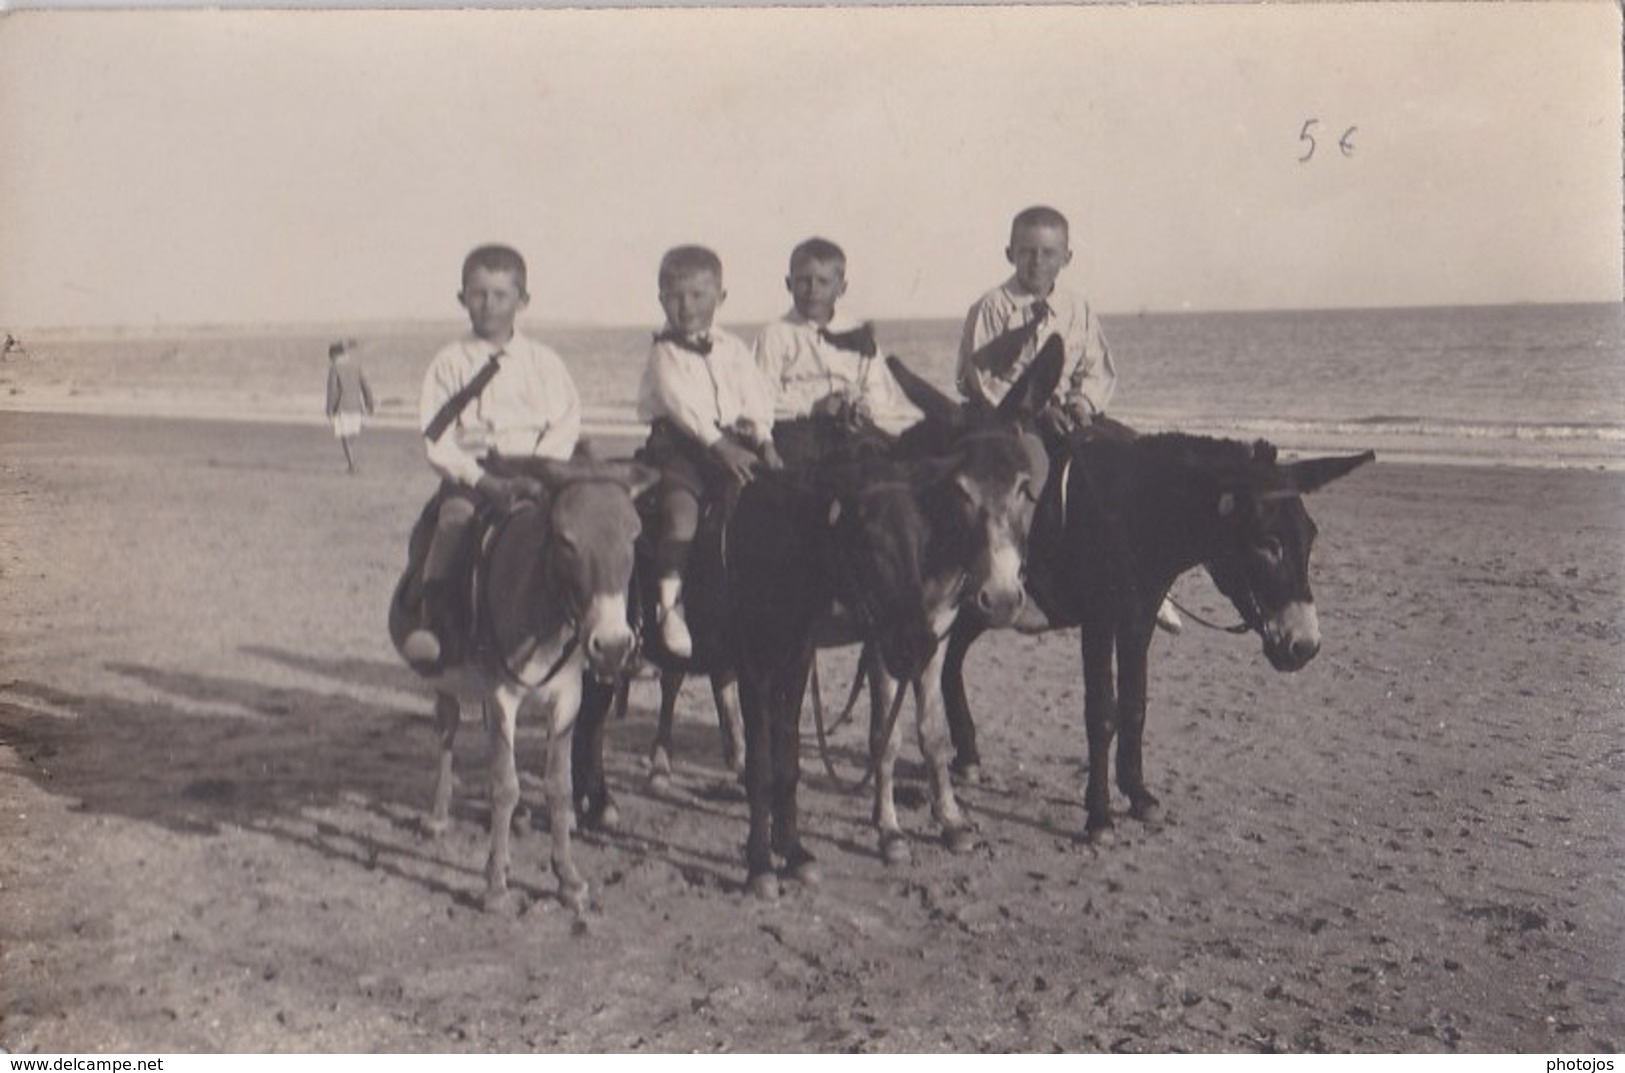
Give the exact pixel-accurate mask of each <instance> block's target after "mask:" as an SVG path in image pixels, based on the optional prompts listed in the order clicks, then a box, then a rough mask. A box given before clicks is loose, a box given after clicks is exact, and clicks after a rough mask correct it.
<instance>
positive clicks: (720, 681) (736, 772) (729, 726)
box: [711, 671, 745, 778]
mask: <svg viewBox="0 0 1625 1073" xmlns="http://www.w3.org/2000/svg"><path fill="white" fill-rule="evenodd" d="M711 697H712V699H713V700H715V701H716V705H717V724H718V727H719V729H720V730H721V731H722V762H723V763H724V764H725V765H727V768H728V770H729V772H731V773H732V774H733V776H734V777H735V778H739V777H741V776H743V775H744V773H745V724H744V718H743V716H741V715H740V714H739V678H738V676H737V675H735V674H734V673H733V672H732V671H727V672H724V673H720V674H713V675H712V676H711Z"/></svg>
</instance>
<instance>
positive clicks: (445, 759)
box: [423, 691, 461, 838]
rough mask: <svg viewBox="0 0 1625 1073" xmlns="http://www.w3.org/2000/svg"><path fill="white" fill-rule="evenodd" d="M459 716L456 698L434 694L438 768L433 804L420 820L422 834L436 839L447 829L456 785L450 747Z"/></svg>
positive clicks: (454, 737)
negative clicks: (438, 745)
mask: <svg viewBox="0 0 1625 1073" xmlns="http://www.w3.org/2000/svg"><path fill="white" fill-rule="evenodd" d="M460 717H461V709H459V708H458V705H457V698H456V696H455V695H453V694H451V693H442V692H439V691H436V693H435V695H434V729H435V736H436V738H438V739H439V742H440V757H439V766H438V769H437V770H436V772H435V780H434V803H433V804H432V805H431V806H430V807H429V815H428V816H426V817H424V820H423V833H424V834H426V835H428V836H429V837H431V838H438V837H440V836H441V835H443V834H445V833H446V829H447V828H448V827H450V826H451V795H452V791H453V790H454V789H455V788H456V785H457V776H456V775H455V774H454V773H453V772H452V769H451V761H452V746H453V745H455V744H456V742H457V724H458V721H459V719H460Z"/></svg>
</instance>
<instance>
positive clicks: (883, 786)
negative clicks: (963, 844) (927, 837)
mask: <svg viewBox="0 0 1625 1073" xmlns="http://www.w3.org/2000/svg"><path fill="white" fill-rule="evenodd" d="M866 652H868V655H867V656H866V657H865V658H867V659H869V660H870V661H871V662H870V665H869V668H868V675H869V770H870V771H871V772H872V773H873V776H874V780H875V804H874V812H873V815H872V819H873V820H874V825H875V830H876V831H877V832H878V834H879V836H880V856H881V857H882V858H883V859H884V860H885V862H886V863H887V864H907V863H908V862H909V860H910V859H911V853H910V851H909V848H908V838H907V836H905V835H904V834H903V827H902V824H900V823H899V822H898V820H897V796H896V767H897V724H896V722H895V721H890V716H891V709H892V698H893V694H894V692H895V691H896V690H899V689H907V688H908V684H907V683H905V682H897V681H895V680H893V679H892V677H891V676H890V675H888V674H887V673H886V670H885V668H884V667H883V666H882V665H881V662H880V653H879V651H878V650H867V649H866ZM888 723H889V725H888Z"/></svg>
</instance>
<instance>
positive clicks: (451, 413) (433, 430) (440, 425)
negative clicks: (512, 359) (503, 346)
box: [423, 350, 507, 443]
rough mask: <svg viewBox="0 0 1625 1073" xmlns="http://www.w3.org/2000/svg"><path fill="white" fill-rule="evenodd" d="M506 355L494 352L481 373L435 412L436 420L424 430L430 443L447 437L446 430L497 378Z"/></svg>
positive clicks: (475, 375) (503, 352) (482, 367)
mask: <svg viewBox="0 0 1625 1073" xmlns="http://www.w3.org/2000/svg"><path fill="white" fill-rule="evenodd" d="M506 353H507V351H505V350H494V351H492V352H491V356H490V357H489V358H487V359H486V360H485V364H484V365H482V366H480V371H479V372H477V373H475V374H474V378H473V379H472V380H470V381H469V382H468V383H466V384H464V385H463V387H462V389H461V390H460V391H458V392H457V393H456V394H455V395H453V396H452V397H451V398H449V399H447V400H446V402H445V404H444V405H443V406H441V407H440V409H439V410H438V411H436V412H435V415H434V420H432V421H430V422H429V427H428V428H426V429H424V430H423V435H424V437H425V438H426V439H427V440H428V441H429V442H430V443H434V442H435V441H436V440H438V439H440V437H441V436H443V435H445V433H446V429H447V428H449V427H450V426H451V423H452V422H453V421H455V420H457V415H458V414H460V413H462V412H463V407H464V406H467V405H468V404H469V402H470V401H471V400H472V399H474V398H475V397H476V396H478V395H479V393H480V392H482V391H484V390H485V385H486V384H489V383H490V382H491V378H492V377H494V376H496V374H497V369H498V368H499V367H500V366H499V365H498V362H499V361H500V360H501V359H502V358H503V356H504V355H506Z"/></svg>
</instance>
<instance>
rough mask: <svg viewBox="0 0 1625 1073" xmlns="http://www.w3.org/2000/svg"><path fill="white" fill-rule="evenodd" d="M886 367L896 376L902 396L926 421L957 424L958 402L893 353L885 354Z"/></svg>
mask: <svg viewBox="0 0 1625 1073" xmlns="http://www.w3.org/2000/svg"><path fill="white" fill-rule="evenodd" d="M886 368H888V369H890V370H891V374H892V376H894V377H896V378H897V386H898V387H900V388H902V389H903V397H904V398H906V399H908V401H909V402H912V403H913V404H914V405H915V407H916V408H917V409H918V410H919V411H920V412H921V413H922V414H924V415H925V419H926V420H927V421H934V422H936V423H937V424H940V425H955V424H958V422H959V413H960V409H959V403H957V402H955V401H954V400H953V399H951V398H949V397H948V396H947V395H944V394H943V393H942V392H941V391H938V390H937V388H936V386H935V385H933V384H932V383H931V382H930V381H928V380H925V379H924V378H922V377H920V376H918V375H916V374H915V373H914V372H913V371H912V370H910V369H909V367H908V366H906V365H904V364H903V361H902V359H901V358H899V357H898V356H897V355H895V354H888V355H886Z"/></svg>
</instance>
